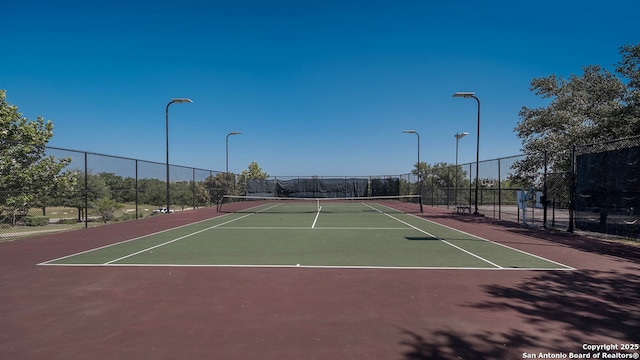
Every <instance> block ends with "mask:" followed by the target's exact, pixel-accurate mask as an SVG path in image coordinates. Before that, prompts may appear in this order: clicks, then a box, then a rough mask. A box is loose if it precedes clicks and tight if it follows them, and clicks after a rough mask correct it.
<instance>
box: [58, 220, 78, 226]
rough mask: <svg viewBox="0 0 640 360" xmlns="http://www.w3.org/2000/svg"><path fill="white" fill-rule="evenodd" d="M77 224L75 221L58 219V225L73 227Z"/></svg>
mask: <svg viewBox="0 0 640 360" xmlns="http://www.w3.org/2000/svg"><path fill="white" fill-rule="evenodd" d="M77 222H78V220H77V219H60V221H58V224H63V225H73V224H75V223H77Z"/></svg>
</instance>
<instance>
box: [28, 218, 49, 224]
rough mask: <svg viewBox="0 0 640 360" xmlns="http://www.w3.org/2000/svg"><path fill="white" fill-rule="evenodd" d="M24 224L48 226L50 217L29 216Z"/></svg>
mask: <svg viewBox="0 0 640 360" xmlns="http://www.w3.org/2000/svg"><path fill="white" fill-rule="evenodd" d="M24 224H25V225H27V226H46V225H47V224H49V217H48V216H27V217H25V218H24Z"/></svg>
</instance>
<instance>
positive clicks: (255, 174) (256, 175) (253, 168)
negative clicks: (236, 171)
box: [240, 161, 269, 179]
mask: <svg viewBox="0 0 640 360" xmlns="http://www.w3.org/2000/svg"><path fill="white" fill-rule="evenodd" d="M240 175H242V176H244V177H246V178H247V179H266V178H268V177H269V174H267V173H266V172H264V171H262V168H261V167H260V166H259V165H258V163H257V162H255V161H253V162H251V164H249V167H248V169H247V170H242V172H241V173H240Z"/></svg>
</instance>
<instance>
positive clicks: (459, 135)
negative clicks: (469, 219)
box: [453, 132, 469, 210]
mask: <svg viewBox="0 0 640 360" xmlns="http://www.w3.org/2000/svg"><path fill="white" fill-rule="evenodd" d="M467 135H469V133H468V132H463V133H462V134H458V133H456V134H455V135H453V136H454V137H455V138H456V181H455V187H456V191H455V192H454V196H455V198H456V201H455V204H454V206H456V207H457V206H458V142H460V139H462V138H463V137H465V136H467ZM456 210H457V209H456Z"/></svg>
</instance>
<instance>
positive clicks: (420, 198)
mask: <svg viewBox="0 0 640 360" xmlns="http://www.w3.org/2000/svg"><path fill="white" fill-rule="evenodd" d="M418 203H419V204H420V213H421V214H424V211H423V210H422V194H420V195H419V196H418Z"/></svg>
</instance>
